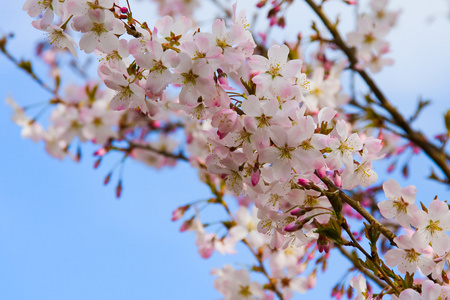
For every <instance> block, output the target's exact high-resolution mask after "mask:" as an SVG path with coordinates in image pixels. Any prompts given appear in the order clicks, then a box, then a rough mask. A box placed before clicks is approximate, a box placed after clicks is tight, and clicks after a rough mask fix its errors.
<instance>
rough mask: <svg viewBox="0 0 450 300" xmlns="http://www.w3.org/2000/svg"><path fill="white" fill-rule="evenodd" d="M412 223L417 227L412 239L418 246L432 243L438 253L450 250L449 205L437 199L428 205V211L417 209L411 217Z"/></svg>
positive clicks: (421, 246) (441, 253) (423, 246)
mask: <svg viewBox="0 0 450 300" xmlns="http://www.w3.org/2000/svg"><path fill="white" fill-rule="evenodd" d="M411 224H412V225H413V226H414V227H416V228H417V231H416V232H415V233H414V235H413V237H412V239H413V242H414V243H416V245H417V247H420V248H425V247H427V246H428V244H429V243H431V246H432V247H433V250H434V252H435V253H436V254H438V255H443V254H444V253H446V252H448V251H450V237H449V236H448V234H447V233H446V231H449V230H450V211H449V209H448V205H447V204H446V203H445V202H443V201H440V200H438V199H435V200H433V201H431V203H430V205H429V207H428V213H426V212H424V211H421V210H419V211H417V212H415V213H414V214H413V216H412V218H411Z"/></svg>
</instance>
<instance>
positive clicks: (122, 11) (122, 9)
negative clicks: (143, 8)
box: [120, 7, 128, 14]
mask: <svg viewBox="0 0 450 300" xmlns="http://www.w3.org/2000/svg"><path fill="white" fill-rule="evenodd" d="M120 12H121V13H123V14H126V13H127V12H128V8H126V7H121V8H120Z"/></svg>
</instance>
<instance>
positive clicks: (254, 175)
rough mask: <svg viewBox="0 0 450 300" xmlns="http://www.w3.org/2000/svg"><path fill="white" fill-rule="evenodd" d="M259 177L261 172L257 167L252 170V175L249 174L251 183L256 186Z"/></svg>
mask: <svg viewBox="0 0 450 300" xmlns="http://www.w3.org/2000/svg"><path fill="white" fill-rule="evenodd" d="M260 178H261V172H260V171H259V169H257V170H256V171H255V170H252V175H251V181H252V185H253V186H256V185H257V184H258V182H259V179H260Z"/></svg>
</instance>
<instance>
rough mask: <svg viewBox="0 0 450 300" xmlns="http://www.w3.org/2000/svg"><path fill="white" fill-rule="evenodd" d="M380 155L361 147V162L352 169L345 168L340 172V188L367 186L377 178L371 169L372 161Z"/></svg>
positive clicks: (349, 188) (348, 188)
mask: <svg viewBox="0 0 450 300" xmlns="http://www.w3.org/2000/svg"><path fill="white" fill-rule="evenodd" d="M380 158H381V157H379V156H376V155H374V154H370V153H369V150H368V149H367V148H363V154H362V158H361V162H360V163H358V164H356V165H355V166H354V168H353V169H354V171H352V170H350V169H345V170H344V172H343V173H342V182H343V184H342V188H344V189H346V190H351V189H353V188H354V187H356V186H357V185H361V186H363V187H368V186H369V185H371V184H373V183H375V182H376V181H377V179H378V175H377V173H375V171H374V170H373V169H372V161H374V160H376V159H380Z"/></svg>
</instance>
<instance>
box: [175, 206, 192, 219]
mask: <svg viewBox="0 0 450 300" xmlns="http://www.w3.org/2000/svg"><path fill="white" fill-rule="evenodd" d="M189 207H190V205H185V206H180V207H178V208H177V209H175V210H174V211H173V212H172V221H176V220H178V219H180V218H181V217H182V216H183V215H184V213H185V212H186V211H187V210H188V209H189Z"/></svg>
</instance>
